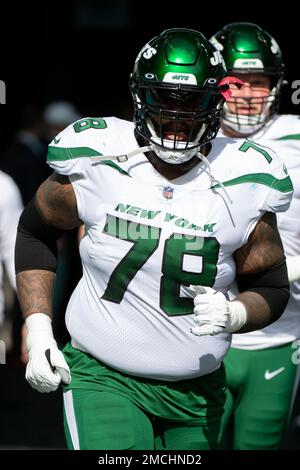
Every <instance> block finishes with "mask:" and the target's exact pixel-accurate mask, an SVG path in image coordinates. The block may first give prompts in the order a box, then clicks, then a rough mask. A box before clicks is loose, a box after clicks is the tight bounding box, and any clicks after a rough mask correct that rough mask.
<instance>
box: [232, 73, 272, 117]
mask: <svg viewBox="0 0 300 470" xmlns="http://www.w3.org/2000/svg"><path fill="white" fill-rule="evenodd" d="M234 76H235V77H237V78H239V79H240V80H242V81H243V82H244V85H243V86H242V87H241V88H240V89H237V88H236V87H234V88H233V89H232V90H231V92H232V96H231V97H230V98H229V100H228V101H227V106H228V109H229V112H231V113H233V114H239V115H245V116H249V115H250V116H254V115H257V114H261V113H263V112H264V110H265V108H266V106H267V98H268V96H269V94H270V90H271V81H270V78H269V77H268V76H267V75H262V74H258V73H251V74H234Z"/></svg>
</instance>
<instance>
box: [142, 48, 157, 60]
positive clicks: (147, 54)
mask: <svg viewBox="0 0 300 470" xmlns="http://www.w3.org/2000/svg"><path fill="white" fill-rule="evenodd" d="M155 54H156V49H154V47H150V46H149V47H148V48H147V49H146V50H145V52H143V57H144V59H151V57H152V56H154V55H155Z"/></svg>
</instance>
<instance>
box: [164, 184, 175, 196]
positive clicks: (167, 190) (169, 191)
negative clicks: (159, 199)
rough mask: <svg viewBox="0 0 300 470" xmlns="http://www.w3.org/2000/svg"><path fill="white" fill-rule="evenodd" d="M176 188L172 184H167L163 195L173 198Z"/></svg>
mask: <svg viewBox="0 0 300 470" xmlns="http://www.w3.org/2000/svg"><path fill="white" fill-rule="evenodd" d="M173 191H174V188H172V187H171V186H165V187H164V189H163V197H165V198H166V199H172V197H173Z"/></svg>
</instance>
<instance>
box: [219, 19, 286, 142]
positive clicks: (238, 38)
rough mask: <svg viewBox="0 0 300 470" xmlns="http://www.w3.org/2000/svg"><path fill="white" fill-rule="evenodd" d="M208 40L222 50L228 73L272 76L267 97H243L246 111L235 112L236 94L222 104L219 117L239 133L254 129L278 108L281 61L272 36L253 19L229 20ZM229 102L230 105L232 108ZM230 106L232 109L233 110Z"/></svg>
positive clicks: (256, 129)
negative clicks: (254, 110) (254, 108)
mask: <svg viewBox="0 0 300 470" xmlns="http://www.w3.org/2000/svg"><path fill="white" fill-rule="evenodd" d="M210 41H211V43H212V44H213V45H214V46H215V47H216V48H217V49H218V50H219V51H220V52H221V54H222V56H223V58H224V60H225V63H226V67H227V71H228V74H229V75H235V74H251V73H252V74H254V73H255V74H264V75H267V76H268V77H269V78H270V80H271V89H270V93H269V95H268V96H267V97H264V98H254V97H250V96H249V97H244V96H243V104H245V103H247V106H248V113H246V114H238V111H237V109H238V108H237V104H238V98H233V97H231V98H230V99H228V100H227V102H226V103H225V105H224V108H223V114H222V121H223V122H224V124H225V125H226V126H228V127H230V128H231V129H233V130H234V131H236V132H238V133H239V134H242V135H250V134H253V133H254V132H257V131H258V130H259V129H260V128H261V127H262V126H264V125H265V124H266V123H267V121H268V120H269V119H270V118H271V117H272V115H273V114H274V113H276V112H277V111H278V106H279V98H280V90H281V86H282V84H283V76H284V65H283V63H282V55H281V51H280V48H279V46H278V44H277V42H276V41H275V39H274V38H273V37H272V36H271V35H270V34H269V33H267V32H266V31H264V30H263V29H262V28H261V27H260V26H258V25H256V24H253V23H242V22H241V23H230V24H228V25H226V26H224V27H223V28H222V29H221V30H220V31H218V32H217V33H216V34H215V35H214V36H213V37H212V38H211V39H210ZM228 104H233V105H234V106H231V112H230V110H229V107H228ZM255 104H259V105H261V106H260V109H261V112H259V113H258V114H251V112H250V109H251V106H253V105H255ZM232 109H234V110H235V112H232Z"/></svg>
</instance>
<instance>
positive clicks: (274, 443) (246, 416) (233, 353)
mask: <svg viewBox="0 0 300 470" xmlns="http://www.w3.org/2000/svg"><path fill="white" fill-rule="evenodd" d="M294 353H295V348H293V347H292V343H289V344H285V345H283V346H280V347H275V348H269V349H260V350H245V349H234V348H231V349H230V351H229V353H228V354H227V356H226V358H225V361H224V364H225V370H226V380H227V397H226V403H225V412H224V415H223V418H222V428H221V440H220V442H221V444H220V447H221V449H242V450H246V449H249V450H256V449H257V450H262V449H266V450H267V449H278V448H280V446H281V444H282V441H283V438H284V436H285V432H286V428H287V425H288V420H289V416H290V411H291V407H292V402H293V398H294V392H295V388H296V386H297V382H298V378H297V375H298V374H297V365H296V364H295V361H294V362H293V360H292V357H293V354H294Z"/></svg>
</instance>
